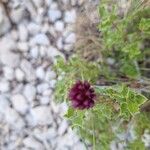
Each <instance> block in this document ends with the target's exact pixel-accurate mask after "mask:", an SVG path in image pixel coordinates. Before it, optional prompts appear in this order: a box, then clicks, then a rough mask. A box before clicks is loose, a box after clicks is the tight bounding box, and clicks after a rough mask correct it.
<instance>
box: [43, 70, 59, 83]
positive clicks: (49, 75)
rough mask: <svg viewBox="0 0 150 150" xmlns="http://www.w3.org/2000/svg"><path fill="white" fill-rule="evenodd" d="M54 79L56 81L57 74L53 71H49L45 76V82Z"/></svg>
mask: <svg viewBox="0 0 150 150" xmlns="http://www.w3.org/2000/svg"><path fill="white" fill-rule="evenodd" d="M52 79H56V73H55V72H54V71H52V70H51V69H48V70H47V72H46V75H45V80H46V81H47V82H50V81H51V80H52Z"/></svg>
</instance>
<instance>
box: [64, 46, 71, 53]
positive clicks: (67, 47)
mask: <svg viewBox="0 0 150 150" xmlns="http://www.w3.org/2000/svg"><path fill="white" fill-rule="evenodd" d="M72 49H73V45H72V44H64V50H65V51H67V52H70V51H71V50H72Z"/></svg>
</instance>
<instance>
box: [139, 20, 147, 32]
mask: <svg viewBox="0 0 150 150" xmlns="http://www.w3.org/2000/svg"><path fill="white" fill-rule="evenodd" d="M139 29H140V30H142V31H150V19H149V18H148V19H146V18H142V19H141V21H140V24H139Z"/></svg>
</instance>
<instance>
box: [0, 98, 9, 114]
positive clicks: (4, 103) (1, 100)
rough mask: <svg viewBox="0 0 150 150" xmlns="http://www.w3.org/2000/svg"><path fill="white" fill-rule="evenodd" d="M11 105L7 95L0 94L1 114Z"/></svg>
mask: <svg viewBox="0 0 150 150" xmlns="http://www.w3.org/2000/svg"><path fill="white" fill-rule="evenodd" d="M8 107H9V101H8V98H7V97H6V96H5V95H0V114H1V113H3V114H4V112H5V110H6V109H7V108H8Z"/></svg>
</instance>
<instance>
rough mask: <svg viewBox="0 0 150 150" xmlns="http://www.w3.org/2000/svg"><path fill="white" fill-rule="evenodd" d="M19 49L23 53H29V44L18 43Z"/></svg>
mask: <svg viewBox="0 0 150 150" xmlns="http://www.w3.org/2000/svg"><path fill="white" fill-rule="evenodd" d="M17 48H18V50H19V51H21V52H27V51H28V49H29V46H28V43H27V42H18V43H17Z"/></svg>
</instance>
